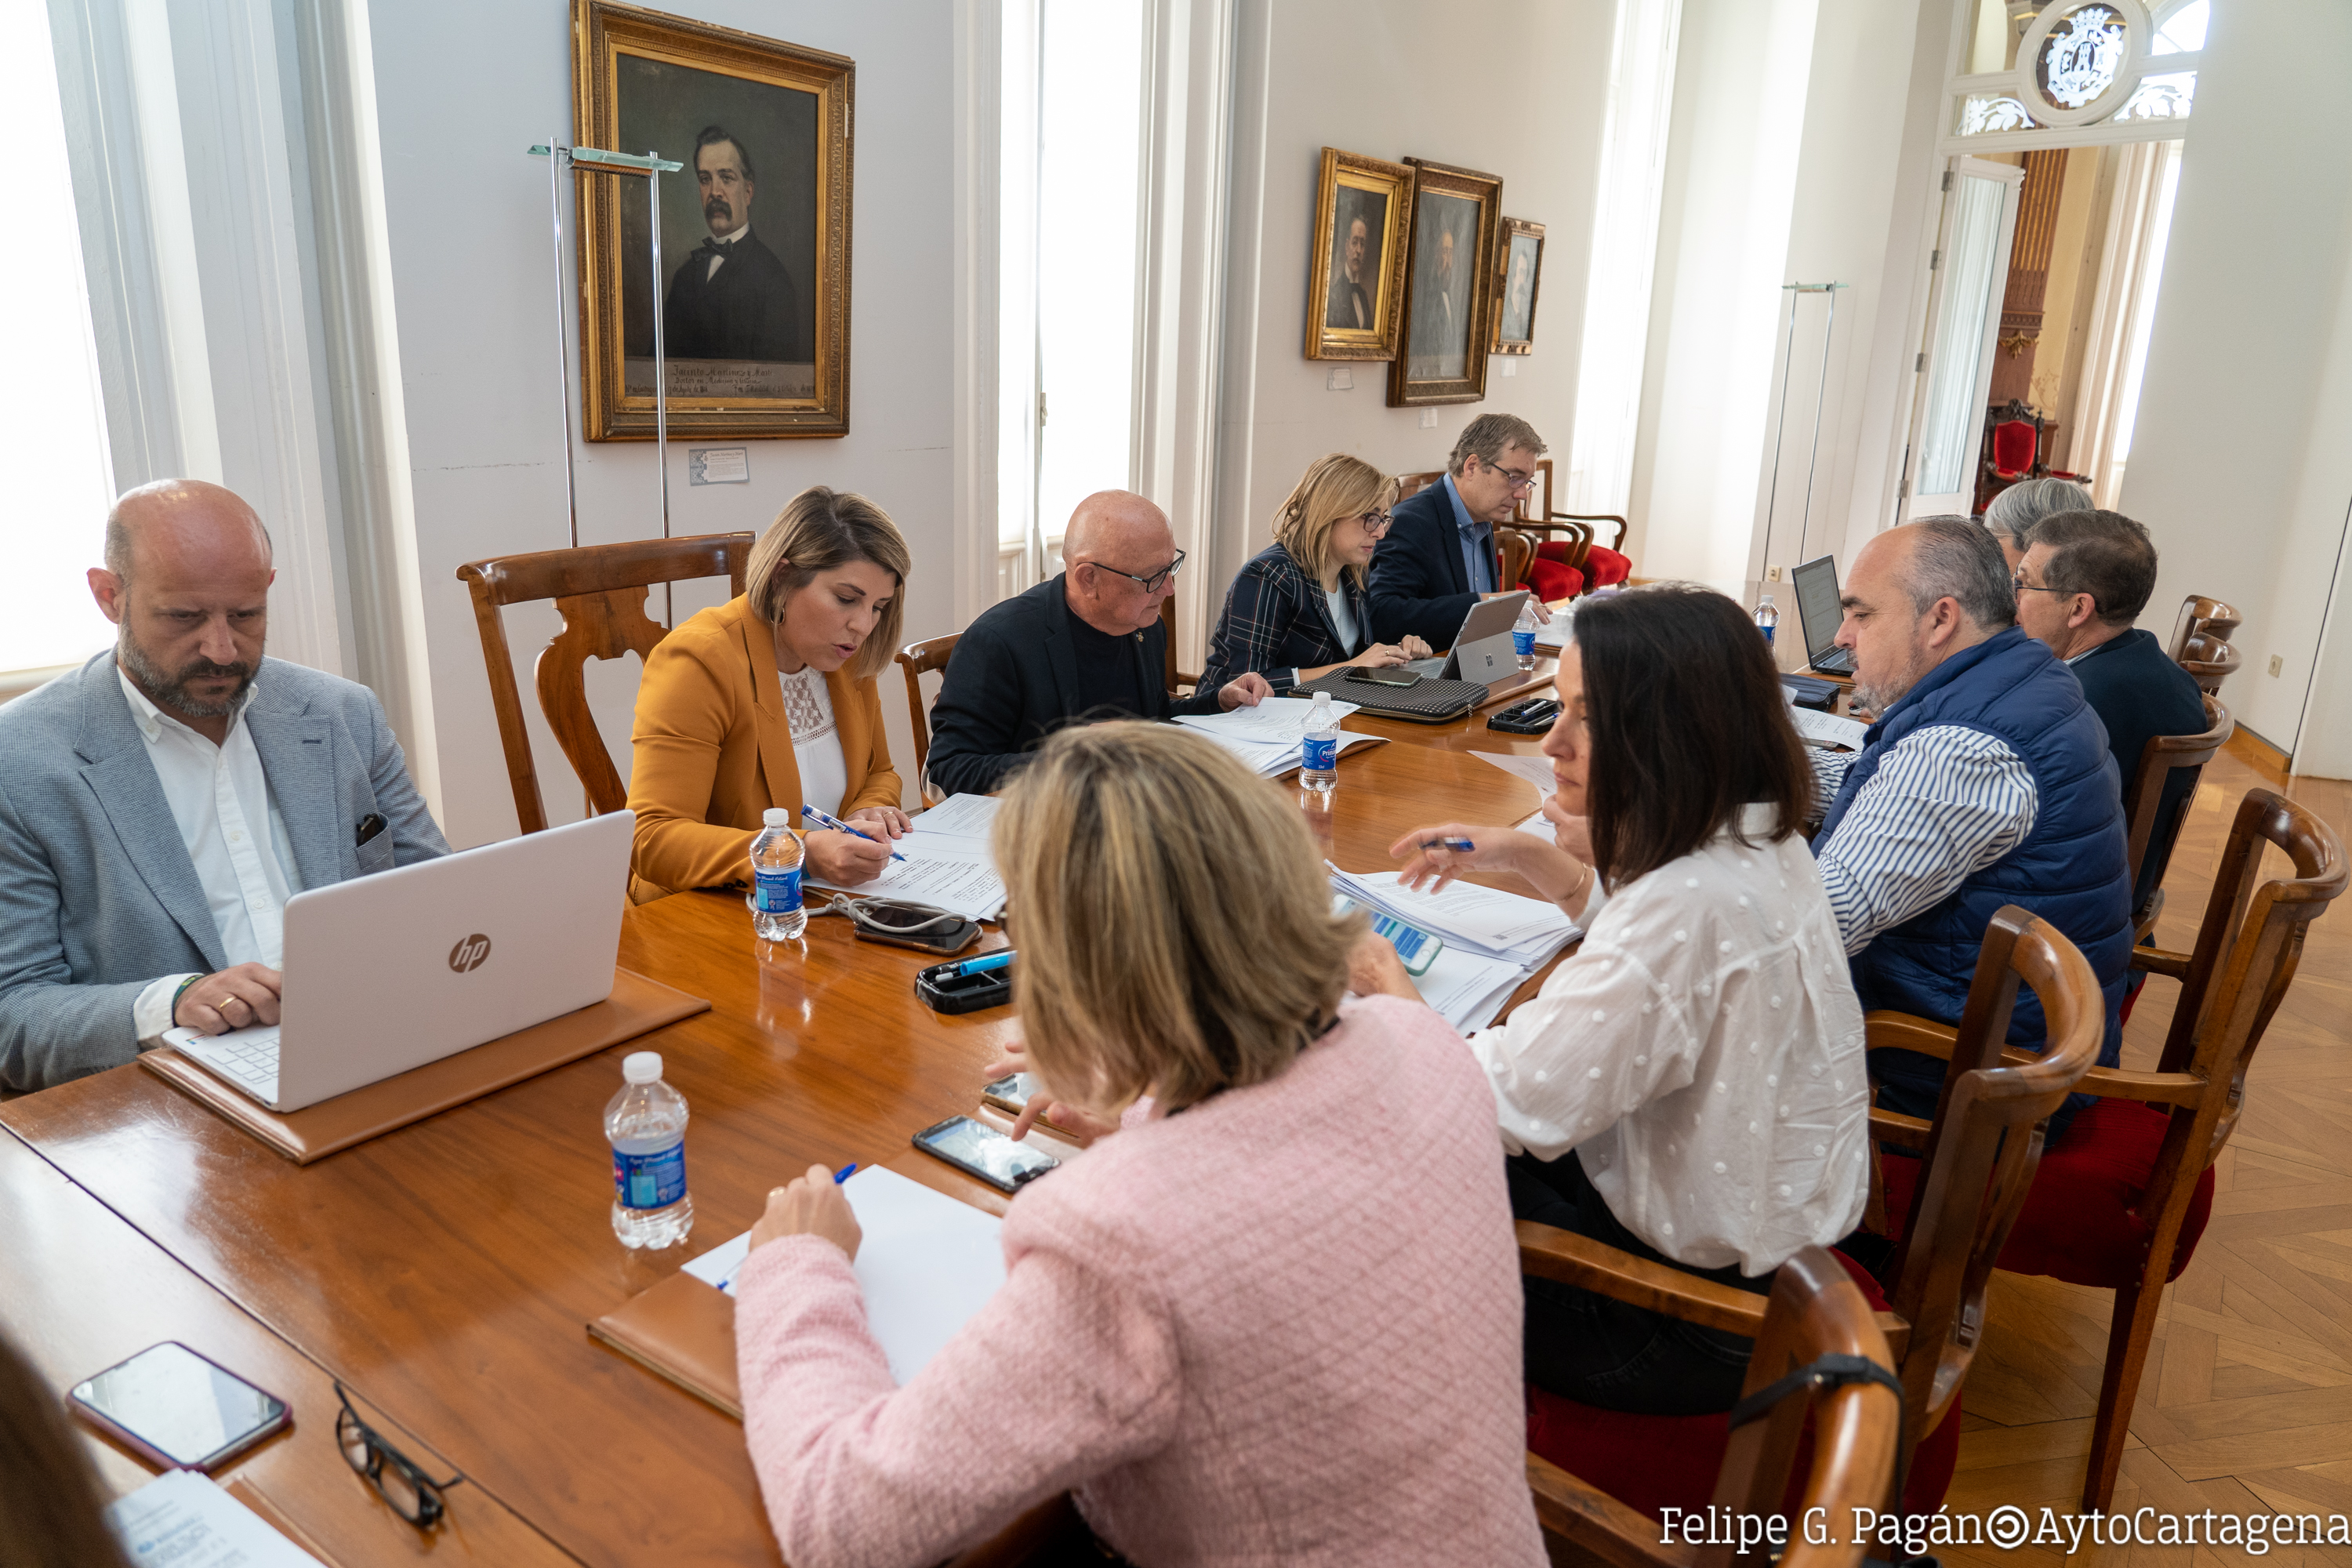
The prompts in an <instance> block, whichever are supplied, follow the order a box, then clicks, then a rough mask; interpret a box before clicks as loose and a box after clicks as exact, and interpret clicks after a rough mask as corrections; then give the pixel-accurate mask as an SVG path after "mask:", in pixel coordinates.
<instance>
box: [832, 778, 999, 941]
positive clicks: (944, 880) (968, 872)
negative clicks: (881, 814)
mask: <svg viewBox="0 0 2352 1568" xmlns="http://www.w3.org/2000/svg"><path fill="white" fill-rule="evenodd" d="M998 804H999V803H998V802H997V800H996V799H995V798H994V797H993V796H991V795H950V796H949V797H948V798H947V799H946V800H944V801H941V802H940V804H939V805H935V806H933V807H931V809H930V810H929V811H926V812H924V813H922V814H921V815H920V816H917V817H916V818H915V819H914V821H915V829H914V831H913V832H911V833H909V834H908V835H907V836H906V837H903V838H900V839H898V840H895V841H894V842H893V843H892V844H891V846H890V847H891V848H893V849H895V850H897V851H898V853H899V854H901V855H903V856H905V857H906V858H905V859H904V860H893V861H891V862H890V863H889V865H887V867H885V868H883V871H882V874H881V875H880V876H879V877H877V878H875V879H873V880H872V881H870V882H863V883H860V884H859V885H857V886H856V887H854V888H850V887H844V886H843V885H842V884H840V883H838V882H827V881H824V880H823V879H819V878H815V877H812V878H810V879H809V885H810V886H811V887H813V888H834V889H839V890H840V891H843V892H846V893H851V894H855V895H857V896H859V897H868V896H879V897H883V898H890V899H903V900H907V901H908V902H909V903H917V904H929V905H930V906H932V907H933V908H935V909H941V910H948V911H950V913H953V914H959V915H961V916H963V917H964V918H965V919H967V920H975V921H988V920H994V919H995V918H996V917H997V916H998V915H999V914H1002V913H1003V910H1004V879H1003V878H1002V877H1000V876H998V875H997V874H996V860H995V858H994V857H993V856H992V855H991V854H990V853H989V848H988V829H989V826H990V824H992V823H993V822H994V821H995V820H996V808H997V805H998Z"/></svg>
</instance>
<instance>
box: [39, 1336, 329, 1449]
mask: <svg viewBox="0 0 2352 1568" xmlns="http://www.w3.org/2000/svg"><path fill="white" fill-rule="evenodd" d="M67 1403H68V1404H69V1405H72V1406H73V1409H74V1413H75V1414H76V1415H79V1416H81V1418H82V1419H83V1420H85V1421H88V1422H89V1424H90V1425H91V1426H95V1427H97V1428H98V1429H99V1430H100V1431H101V1432H104V1433H105V1434H106V1435H107V1436H110V1437H112V1438H114V1439H115V1440H116V1441H117V1442H119V1443H121V1444H122V1445H123V1447H127V1448H129V1449H130V1450H131V1452H133V1453H135V1454H137V1455H138V1456H139V1457H140V1458H143V1459H145V1460H146V1461H147V1462H148V1463H149V1464H152V1465H154V1466H156V1467H157V1468H161V1469H166V1470H204V1471H207V1472H209V1471H211V1470H214V1469H216V1468H219V1467H220V1466H222V1465H225V1464H226V1463H228V1461H229V1460H231V1459H233V1458H236V1457H237V1456H238V1455H239V1454H242V1453H244V1452H245V1451H246V1450H247V1449H248V1448H250V1447H253V1446H254V1445H255V1444H256V1443H258V1442H260V1441H261V1440H262V1439H263V1438H264V1437H267V1436H269V1435H270V1434H271V1433H273V1432H282V1431H284V1430H285V1429H286V1428H287V1427H289V1426H292V1425H293V1424H294V1413H293V1410H292V1408H291V1407H290V1406H289V1405H287V1403H286V1402H285V1401H284V1400H282V1399H280V1398H278V1396H277V1395H276V1394H270V1393H268V1392H266V1391H265V1390H262V1389H258V1388H256V1387H255V1386H254V1385H253V1384H249V1383H247V1382H246V1381H245V1379H243V1378H241V1377H239V1376H237V1375H236V1373H233V1372H231V1371H229V1370H228V1369H227V1368H226V1367H224V1366H222V1365H221V1364H219V1363H217V1362H215V1361H212V1360H209V1359H207V1358H206V1357H204V1356H200V1355H198V1354H197V1353H196V1352H194V1351H192V1350H190V1349H189V1348H188V1347H187V1346H185V1345H184V1344H181V1343H180V1342H178V1341H176V1340H166V1341H164V1342H163V1343H162V1344H159V1345H150V1346H149V1347H148V1348H147V1349H145V1350H143V1351H141V1352H139V1353H138V1354H137V1355H135V1356H132V1357H131V1359H130V1360H128V1361H124V1362H118V1363H115V1364H114V1365H112V1366H110V1367H108V1368H107V1369H106V1370H105V1371H104V1372H101V1373H99V1374H98V1375H97V1376H96V1377H93V1378H90V1379H89V1380H88V1381H87V1382H84V1383H79V1384H75V1385H74V1387H73V1391H72V1392H71V1393H70V1394H68V1395H67Z"/></svg>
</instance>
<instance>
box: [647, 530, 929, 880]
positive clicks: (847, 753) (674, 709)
mask: <svg viewBox="0 0 2352 1568" xmlns="http://www.w3.org/2000/svg"><path fill="white" fill-rule="evenodd" d="M907 571H908V556H907V543H906V541H905V540H903V539H901V538H900V537H899V536H898V527H897V525H896V524H894V523H892V522H891V521H890V519H889V517H888V516H887V514H886V513H885V512H884V511H883V510H882V509H881V508H880V507H877V506H876V505H875V504H874V503H873V502H872V501H870V500H866V498H865V497H864V496H859V495H847V494H842V493H839V492H836V491H834V490H829V489H824V488H823V487H822V486H818V487H814V488H811V489H805V490H803V491H802V492H801V493H800V494H799V495H797V496H794V497H793V499H792V500H791V501H790V502H789V503H787V504H786V506H785V507H784V510H783V511H782V513H780V514H779V515H778V516H777V518H776V521H775V522H774V524H773V525H772V527H770V528H769V530H768V531H767V532H766V533H764V534H762V535H761V539H760V542H759V543H758V544H756V545H754V546H753V547H752V549H751V564H750V566H749V568H748V569H747V571H746V572H745V574H744V589H743V593H742V594H741V595H740V596H739V597H737V598H733V599H730V600H729V601H728V602H727V603H726V604H724V605H719V607H718V608H717V609H713V610H704V611H701V612H700V613H699V614H698V615H696V616H692V617H691V618H689V619H688V621H687V622H686V624H685V625H683V626H679V627H678V628H677V630H675V631H673V632H671V633H670V634H669V636H667V637H664V638H663V639H662V640H661V642H660V643H659V644H658V645H657V646H656V647H655V648H654V651H653V654H652V657H650V658H647V659H646V669H645V676H644V678H643V679H642V680H641V681H640V682H639V683H638V687H637V717H636V727H635V732H634V734H633V736H632V741H633V742H634V747H635V763H634V765H633V767H632V769H631V771H630V775H629V809H630V810H632V811H634V812H635V813H636V814H637V833H636V843H635V847H634V849H633V850H632V851H631V854H630V859H629V866H630V870H631V872H632V876H631V878H630V884H629V894H630V897H631V898H632V899H634V900H635V901H636V902H638V903H644V902H645V901H646V900H649V899H657V898H660V897H661V896H662V895H664V894H665V893H673V892H677V891H680V890H682V889H688V888H713V887H722V886H725V885H726V884H728V883H730V882H745V881H749V880H750V879H751V877H750V869H751V840H752V839H753V838H754V837H758V835H759V832H760V826H761V823H760V817H761V813H762V812H763V811H765V810H767V809H768V808H769V807H771V806H782V807H783V808H784V809H785V810H787V811H789V812H791V813H792V814H793V826H794V828H795V830H798V829H799V828H800V827H801V826H803V823H802V820H801V816H800V813H801V808H802V807H803V805H813V806H815V807H816V808H817V809H819V810H820V811H824V812H829V813H831V814H832V815H834V816H839V817H841V818H843V819H844V820H845V821H850V822H855V823H856V824H858V826H861V827H863V828H865V829H866V832H868V833H870V834H872V835H873V836H874V837H872V838H871V839H866V838H860V837H856V835H854V834H848V833H834V832H817V833H807V834H803V840H804V842H805V843H806V846H807V850H808V861H807V865H808V869H809V872H810V874H811V875H812V876H815V877H818V878H822V879H824V880H825V881H828V882H834V883H837V884H841V885H844V886H855V885H856V884H857V883H860V882H866V881H870V880H872V879H874V878H876V877H878V876H880V875H881V874H882V870H883V868H884V867H886V866H887V864H888V863H889V854H890V850H889V841H890V840H891V839H893V838H896V837H898V835H900V834H902V833H904V832H906V831H907V818H906V816H905V814H904V813H902V812H901V811H900V810H899V809H898V797H899V796H898V792H899V784H898V773H896V772H895V771H893V770H892V768H891V766H890V749H889V745H888V743H887V742H886V741H885V740H884V739H883V735H882V703H881V699H880V698H879V697H878V696H877V693H876V691H875V689H874V678H875V676H876V675H877V674H878V673H879V672H880V671H881V669H882V668H884V667H885V666H887V664H888V663H889V662H890V657H891V654H892V652H893V651H894V650H895V649H896V648H897V647H898V628H899V623H900V620H901V618H902V616H903V605H904V599H905V589H906V583H907Z"/></svg>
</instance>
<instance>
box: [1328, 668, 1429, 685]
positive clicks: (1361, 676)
mask: <svg viewBox="0 0 2352 1568" xmlns="http://www.w3.org/2000/svg"><path fill="white" fill-rule="evenodd" d="M1340 679H1344V680H1353V681H1358V682H1360V683H1361V684H1363V685H1365V686H1419V685H1420V684H1421V672H1420V671H1419V670H1414V669H1406V668H1403V667H1402V666H1401V665H1393V664H1391V665H1383V666H1381V668H1377V669H1373V668H1365V667H1364V666H1362V665H1353V666H1350V667H1349V670H1348V672H1347V674H1346V675H1344V676H1342V677H1341V678H1340Z"/></svg>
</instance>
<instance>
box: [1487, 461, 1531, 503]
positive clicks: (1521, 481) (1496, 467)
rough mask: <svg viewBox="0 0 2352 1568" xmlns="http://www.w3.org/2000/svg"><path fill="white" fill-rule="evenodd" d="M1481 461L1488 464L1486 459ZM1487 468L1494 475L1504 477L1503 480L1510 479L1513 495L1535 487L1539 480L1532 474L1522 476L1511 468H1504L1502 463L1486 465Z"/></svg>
mask: <svg viewBox="0 0 2352 1568" xmlns="http://www.w3.org/2000/svg"><path fill="white" fill-rule="evenodd" d="M1479 461H1481V462H1486V459H1485V458H1480V459H1479ZM1486 467H1487V468H1488V469H1489V470H1490V471H1492V472H1494V473H1497V474H1500V475H1502V476H1503V478H1505V479H1508V480H1509V481H1510V482H1511V493H1512V494H1513V495H1517V494H1518V493H1519V492H1520V491H1521V490H1523V489H1528V487H1529V486H1531V485H1533V484H1534V483H1535V482H1536V479H1537V476H1536V475H1534V474H1531V473H1530V474H1520V473H1517V472H1514V471H1513V470H1511V469H1509V468H1505V467H1503V465H1502V464H1500V463H1486Z"/></svg>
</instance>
